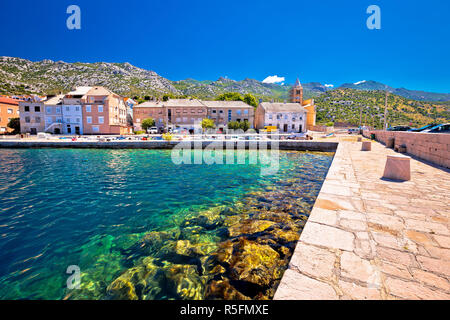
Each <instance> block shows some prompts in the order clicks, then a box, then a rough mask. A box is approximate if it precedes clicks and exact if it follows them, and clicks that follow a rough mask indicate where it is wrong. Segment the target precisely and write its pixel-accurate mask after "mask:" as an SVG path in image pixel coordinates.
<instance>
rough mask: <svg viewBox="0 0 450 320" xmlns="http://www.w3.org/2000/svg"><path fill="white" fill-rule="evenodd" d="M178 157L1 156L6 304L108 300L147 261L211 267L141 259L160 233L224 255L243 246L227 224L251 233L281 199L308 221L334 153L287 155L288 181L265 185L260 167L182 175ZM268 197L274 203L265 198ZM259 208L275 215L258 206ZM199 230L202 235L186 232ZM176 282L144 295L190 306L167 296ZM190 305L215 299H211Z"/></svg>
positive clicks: (283, 164)
mask: <svg viewBox="0 0 450 320" xmlns="http://www.w3.org/2000/svg"><path fill="white" fill-rule="evenodd" d="M170 155H171V153H170V151H166V150H80V149H27V150H10V149H4V150H0V299H62V298H91V299H99V298H106V297H107V293H106V291H107V290H106V288H107V287H108V286H109V285H110V284H111V283H112V282H113V281H114V280H115V279H117V278H118V277H119V276H120V275H121V274H122V273H123V272H124V271H126V270H128V269H129V268H132V267H133V266H136V265H139V264H142V258H143V257H144V256H146V255H148V256H152V257H155V258H156V257H157V258H158V260H157V261H156V262H155V265H158V266H159V265H164V266H167V265H168V264H169V263H170V264H171V265H170V268H172V269H170V272H172V273H174V271H173V270H174V268H175V269H176V267H177V266H185V265H188V266H192V265H196V264H198V265H200V264H201V263H204V260H205V259H206V258H207V255H209V254H211V252H208V253H207V254H206V255H203V256H201V254H197V255H196V256H195V259H197V260H198V261H202V262H201V263H200V262H195V263H194V262H192V256H191V257H189V259H187V260H186V261H181V262H180V261H179V259H178V258H177V261H176V262H174V261H175V259H171V258H173V256H174V255H175V253H174V254H173V255H172V256H171V257H169V258H168V257H167V256H164V257H163V258H161V257H160V256H159V254H160V253H159V252H158V250H156V251H155V250H154V251H145V252H144V253H143V252H141V251H139V250H140V249H139V248H141V247H142V239H143V237H145V235H146V234H148V233H149V232H151V231H158V232H164V231H168V230H169V231H171V232H172V231H173V230H178V233H177V235H176V236H174V238H171V239H169V240H168V241H177V240H181V241H190V242H191V243H197V242H198V243H201V244H204V243H208V244H210V245H212V246H217V245H219V248H221V246H222V244H224V243H225V244H226V243H227V242H226V241H228V240H229V239H231V238H233V237H234V239H238V240H239V239H241V240H240V241H241V242H242V237H240V238H239V236H236V235H233V236H232V235H230V232H228V233H227V232H223V229H227V228H228V229H230V228H232V227H233V225H232V223H227V221H228V220H230V219H228V220H227V219H226V218H227V217H228V218H230V217H239V218H238V219H237V220H236V219H234V218H233V219H234V220H233V219H231V220H233V221H240V223H241V224H242V223H244V224H245V221H247V220H246V219H248V218H249V217H251V215H252V214H254V212H255V210H256V211H257V212H263V211H264V212H265V211H268V210H269V211H270V210H272V211H274V210H275V209H274V208H275V207H276V208H281V207H280V206H281V205H282V204H280V201H279V200H276V198H277V197H276V194H275V195H274V192H278V195H283V196H280V197H279V198H283V197H285V198H286V199H290V198H288V197H292V196H294V195H295V198H297V197H298V198H299V199H300V200H301V201H303V203H304V204H305V205H304V206H303V207H304V210H303V211H302V214H308V213H309V212H306V211H308V210H309V209H310V207H311V206H312V204H313V203H314V200H315V197H316V196H317V194H318V192H319V190H320V187H321V184H322V182H323V179H324V177H325V176H326V172H327V170H328V167H329V165H330V164H331V160H332V154H329V153H304V152H280V170H279V171H278V173H277V174H275V175H272V176H266V177H261V176H260V170H259V165H249V164H246V165H182V166H177V165H175V164H173V163H172V160H171V156H170ZM287 180H289V181H290V182H289V183H284V182H286V181H287ZM283 192H284V193H283ZM286 192H288V193H286ZM266 193H271V196H270V197H268V199H269V200H266V199H265V198H264V199H261V197H264V195H265V194H266ZM259 201H262V202H264V203H273V206H274V208H272V209H271V208H270V205H269V207H268V208H267V207H265V208H263V207H258V202H259ZM295 201H296V200H295ZM289 202H292V200H289ZM237 204H239V205H238V206H237ZM284 205H285V204H284ZM221 206H222V207H221ZM217 207H221V208H232V210H230V209H227V210H228V211H226V212H225V211H223V212H221V213H220V217H221V218H220V223H217V225H214V226H213V227H211V228H210V227H208V228H203V227H204V225H202V227H200V226H196V225H193V224H192V223H191V224H190V225H189V228H188V229H186V226H187V224H186V221H187V220H186V219H188V220H189V219H191V220H190V221H193V220H192V218H193V217H195V216H196V214H197V213H201V212H205V211H208V210H210V209H211V208H217ZM252 210H253V211H252ZM277 210H278V209H277ZM278 211H280V212H281V211H283V210H281V209H280V210H278ZM285 211H286V210H284V211H283V212H285ZM264 219H266V218H264ZM267 219H269V218H267ZM231 220H230V221H231ZM269 220H270V219H269ZM224 221H225V222H224ZM193 227H198V228H202V229H201V230H200V231H196V233H195V234H194V233H193V232H191V233H190V234H186V233H185V232H184V231H185V230H189V231H192V228H193ZM234 227H236V224H234ZM182 228H185V229H182ZM283 228H284V229H286V226H284V227H283ZM180 230H181V233H180ZM230 230H231V229H230ZM295 230H296V232H298V233H299V230H298V229H295ZM260 231H261V230H259V229H258V230H255V232H260ZM234 233H236V232H235V231H234ZM237 233H239V232H237ZM180 234H181V235H180ZM247 238H248V239H250V238H249V237H248V236H247ZM247 238H245V239H246V240H248V239H247ZM273 239H275V238H273ZM271 240H272V239H271ZM272 242H273V241H272ZM154 243H155V242H154ZM166 243H168V242H167V241H166ZM164 244H165V243H164V242H163V243H162V244H161V245H164ZM269 244H270V245H271V246H272V247H273V248H276V249H277V250H278V246H277V244H273V243H269ZM286 246H287V247H288V248H289V249H290V250H291V249H292V248H291V247H292V245H290V246H289V245H286ZM136 248H138V249H136ZM214 248H216V247H214ZM280 252H281V251H280ZM183 254H184V253H182V255H181V256H183ZM179 256H180V255H179V252H178V254H177V257H179ZM280 256H283V255H282V254H280ZM288 256H289V255H288V254H286V257H288ZM183 257H186V256H183ZM203 258H205V259H203ZM202 259H203V260H202ZM197 260H196V261H197ZM285 260H286V259H285ZM284 263H285V264H286V263H287V262H286V261H284ZM69 265H78V266H79V267H80V269H81V271H82V273H83V276H82V287H83V290H81V291H77V293H76V294H73V292H68V290H67V289H66V280H67V277H68V275H67V274H66V273H65V272H66V269H67V267H68V266H69ZM155 268H156V267H155ZM198 269H199V270H200V269H202V267H198ZM203 269H204V268H203ZM164 270H165V271H164V272H168V271H167V269H164ZM177 270H178V269H177ZM183 270H184V269H183ZM189 270H190V269H189ZM182 272H185V271H182ZM186 272H187V271H186ZM189 272H191V271H189ZM175 273H177V272H175ZM178 273H179V272H178ZM189 274H190V273H189ZM199 274H200V275H197V274H196V275H190V276H188V277H187V278H188V279H190V277H191V278H192V277H194V278H195V279H197V278H199V277H200V278H201V280H199V281H200V282H201V285H200V287H198V286H197V287H198V288H197V287H195V288H196V289H195V290H197V291H202V290H203V291H205V292H206V291H207V290H208V285H209V284H208V283H210V282H211V279H212V276H211V277H210V278H206V276H205V274H206V273H205V272H203V273H202V272H201V271H199ZM226 274H228V271H227V272H225V271H224V273H223V275H224V277H226ZM166 278H167V279H172V278H170V276H168V275H166ZM166 278H165V279H166ZM200 278H199V279H200ZM215 278H217V275H215ZM167 279H166V280H164V285H163V284H162V282H155V283H156V284H155V285H154V286H159V287H161V289H159V292H158V293H157V294H154V295H144V294H143V293H139V294H137V296H138V297H139V298H143V297H144V298H158V299H165V298H183V297H184V296H179V295H176V294H175V293H173V292H172V291H173V290H172V291H170V290H171V289H170V285H168V287H167V289H166V287H165V284H166V283H167V281H169V280H167ZM230 279H231V278H230ZM216 280H217V279H216ZM171 281H172V280H171ZM174 281H175V280H174ZM177 281H178V280H177ZM220 281H222V280H220ZM233 281H235V280H233ZM245 281H246V282H245V283H249V282H248V281H249V279H245ZM250 281H252V280H250ZM188 285H191V283H190V282H189V284H188ZM270 285H271V286H273V284H270ZM270 285H267V286H270ZM148 286H149V285H148ZM264 286H265V287H266V285H264ZM235 287H238V288H239V283H236V285H235ZM265 287H264V288H265ZM136 290H137V289H136ZM255 290H256V289H255ZM264 290H266V289H264ZM166 291H167V292H166ZM169 291H170V292H169ZM175 291H176V290H175ZM241 291H242V292H244V293H245V292H246V290H245V289H243V290H241ZM79 292H82V293H79ZM248 295H250V293H249V294H248ZM117 297H118V296H116V298H117ZM119 297H120V298H123V297H121V296H119ZM187 297H188V298H189V297H190V298H205V296H204V294H203V293H201V294H199V295H196V296H187ZM219 298H220V297H219ZM224 298H227V297H224Z"/></svg>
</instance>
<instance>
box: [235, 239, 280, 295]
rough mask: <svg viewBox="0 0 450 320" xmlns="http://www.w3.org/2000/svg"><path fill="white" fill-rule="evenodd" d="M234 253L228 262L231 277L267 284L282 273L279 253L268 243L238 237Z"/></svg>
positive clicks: (262, 284)
mask: <svg viewBox="0 0 450 320" xmlns="http://www.w3.org/2000/svg"><path fill="white" fill-rule="evenodd" d="M236 251H237V252H236ZM235 253H236V254H235V255H233V257H232V259H231V263H230V278H231V279H234V280H242V281H246V282H250V283H253V284H256V285H259V286H267V285H269V284H270V283H271V282H272V281H273V280H275V279H279V278H280V277H281V275H282V272H283V270H282V269H281V267H282V266H281V261H282V260H281V259H280V255H279V254H278V252H276V251H275V250H273V249H272V248H271V247H270V246H268V245H261V244H258V243H256V242H253V241H249V240H246V239H240V241H239V243H238V245H237V248H236V250H235Z"/></svg>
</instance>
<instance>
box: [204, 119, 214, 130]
mask: <svg viewBox="0 0 450 320" xmlns="http://www.w3.org/2000/svg"><path fill="white" fill-rule="evenodd" d="M214 127H215V125H214V121H213V120H211V119H207V118H205V119H203V120H202V128H203V130H205V129H213V128H214Z"/></svg>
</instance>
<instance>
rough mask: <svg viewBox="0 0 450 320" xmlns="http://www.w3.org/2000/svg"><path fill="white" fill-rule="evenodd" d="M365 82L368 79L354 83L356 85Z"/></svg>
mask: <svg viewBox="0 0 450 320" xmlns="http://www.w3.org/2000/svg"><path fill="white" fill-rule="evenodd" d="M364 82H366V80H363V81H358V82H355V83H354V84H355V85H358V84H362V83H364Z"/></svg>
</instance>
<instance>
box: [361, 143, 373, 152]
mask: <svg viewBox="0 0 450 320" xmlns="http://www.w3.org/2000/svg"><path fill="white" fill-rule="evenodd" d="M370 150H372V142H371V141H363V143H362V147H361V151H370Z"/></svg>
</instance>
